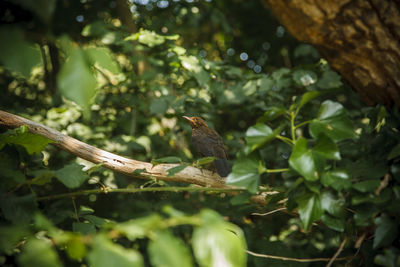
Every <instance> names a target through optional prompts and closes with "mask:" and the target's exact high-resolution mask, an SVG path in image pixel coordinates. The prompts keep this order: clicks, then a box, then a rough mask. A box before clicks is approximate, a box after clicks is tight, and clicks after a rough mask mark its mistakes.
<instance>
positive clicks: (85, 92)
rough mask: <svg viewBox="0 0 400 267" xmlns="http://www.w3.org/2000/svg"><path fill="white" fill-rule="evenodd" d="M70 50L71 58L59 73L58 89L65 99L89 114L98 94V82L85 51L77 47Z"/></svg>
mask: <svg viewBox="0 0 400 267" xmlns="http://www.w3.org/2000/svg"><path fill="white" fill-rule="evenodd" d="M70 46H72V45H70ZM69 50H70V51H71V52H70V54H68V55H69V57H68V59H67V61H66V62H65V63H64V64H63V65H62V67H61V70H60V72H59V73H58V77H57V84H58V88H59V89H60V91H61V93H62V94H63V95H64V96H65V97H67V98H69V99H71V100H72V101H74V102H75V103H77V104H78V105H79V106H81V107H82V108H83V109H84V110H85V111H86V112H87V111H89V107H90V105H91V104H92V101H93V100H94V97H95V95H96V93H97V90H96V88H97V80H96V78H95V77H94V75H93V73H92V72H91V70H90V65H89V60H88V59H87V58H86V55H85V53H84V51H82V50H81V49H80V48H76V47H74V48H69ZM77 81H79V82H77Z"/></svg>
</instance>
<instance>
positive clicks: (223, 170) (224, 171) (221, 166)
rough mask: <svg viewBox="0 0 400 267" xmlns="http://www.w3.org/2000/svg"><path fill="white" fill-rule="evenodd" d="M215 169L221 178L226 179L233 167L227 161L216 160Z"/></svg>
mask: <svg viewBox="0 0 400 267" xmlns="http://www.w3.org/2000/svg"><path fill="white" fill-rule="evenodd" d="M214 164H215V168H216V169H217V173H218V174H219V176H221V177H226V176H228V174H230V173H231V171H232V167H231V165H230V164H229V162H228V161H227V160H226V159H216V160H214Z"/></svg>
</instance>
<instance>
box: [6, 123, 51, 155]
mask: <svg viewBox="0 0 400 267" xmlns="http://www.w3.org/2000/svg"><path fill="white" fill-rule="evenodd" d="M24 127H26V126H21V127H19V128H17V129H14V130H9V131H7V132H6V133H4V134H2V135H0V149H1V148H2V147H3V146H4V145H5V144H14V145H20V146H23V147H24V148H25V149H26V151H27V152H28V153H29V154H30V155H32V154H33V153H40V152H42V151H43V150H44V149H45V148H46V146H47V145H48V144H50V143H54V141H52V140H50V139H47V138H46V137H43V136H41V135H37V134H33V133H30V132H27V131H26V130H23V128H24Z"/></svg>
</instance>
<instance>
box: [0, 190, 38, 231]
mask: <svg viewBox="0 0 400 267" xmlns="http://www.w3.org/2000/svg"><path fill="white" fill-rule="evenodd" d="M0 200H1V203H0V205H1V211H2V213H3V214H2V215H3V216H4V218H6V219H7V220H9V221H11V222H12V223H14V224H24V223H25V224H26V223H28V222H29V221H30V220H31V219H32V217H33V215H34V214H35V212H36V211H37V208H36V199H35V197H34V195H33V194H30V195H25V196H21V197H20V196H14V195H8V194H7V195H2V196H1V197H0Z"/></svg>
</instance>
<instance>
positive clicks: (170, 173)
mask: <svg viewBox="0 0 400 267" xmlns="http://www.w3.org/2000/svg"><path fill="white" fill-rule="evenodd" d="M186 167H187V165H179V166H175V167H172V168H169V169H168V170H167V173H168V175H167V176H168V177H171V176H174V175H175V174H177V173H178V172H180V171H183V170H184V169H185V168H186Z"/></svg>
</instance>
